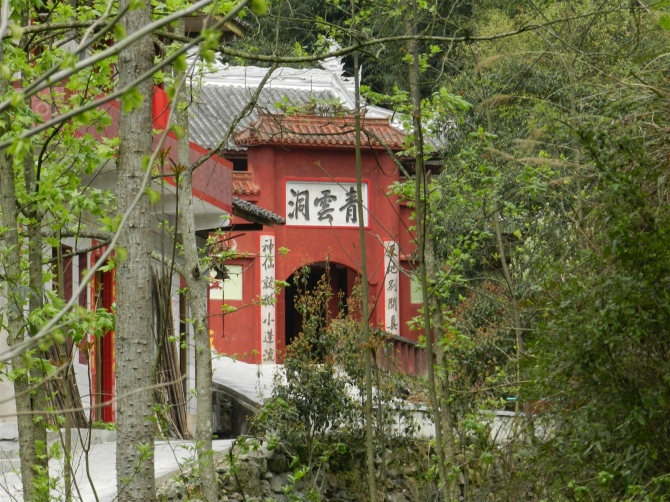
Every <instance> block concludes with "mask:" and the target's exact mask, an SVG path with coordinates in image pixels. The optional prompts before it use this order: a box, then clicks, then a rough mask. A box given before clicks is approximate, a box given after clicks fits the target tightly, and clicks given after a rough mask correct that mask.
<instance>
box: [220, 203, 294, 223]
mask: <svg viewBox="0 0 670 502" xmlns="http://www.w3.org/2000/svg"><path fill="white" fill-rule="evenodd" d="M233 214H234V215H235V216H240V217H241V218H244V219H245V220H249V221H253V222H255V223H260V224H261V225H267V226H269V227H271V226H273V225H284V224H285V223H286V220H285V219H284V218H282V217H281V216H279V215H278V214H275V213H273V212H272V211H270V210H268V209H263V208H262V207H259V206H257V205H256V204H254V203H253V202H249V201H247V200H242V199H240V198H238V197H233Z"/></svg>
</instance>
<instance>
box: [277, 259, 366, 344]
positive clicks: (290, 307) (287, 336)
mask: <svg viewBox="0 0 670 502" xmlns="http://www.w3.org/2000/svg"><path fill="white" fill-rule="evenodd" d="M296 272H298V273H297V274H296V273H293V274H291V276H290V277H288V278H286V282H287V283H288V286H287V287H286V288H284V292H283V296H284V326H285V330H284V340H283V341H284V347H288V346H289V345H290V344H291V342H292V341H293V340H295V338H296V337H297V336H298V335H299V334H300V332H301V331H302V329H303V316H302V314H301V313H300V312H299V311H298V309H297V308H296V299H297V298H298V297H299V295H300V294H304V293H306V292H313V291H315V290H316V288H317V285H318V283H319V281H320V280H321V278H322V277H324V275H326V276H327V278H328V282H329V283H330V289H331V291H332V293H333V294H332V296H331V297H330V300H329V301H328V313H327V314H328V318H330V319H333V318H335V317H337V315H338V314H339V313H340V312H344V313H345V314H346V309H347V300H348V298H349V296H350V295H351V291H352V289H353V287H354V283H355V282H356V277H358V274H357V272H356V271H355V270H353V269H351V268H349V267H347V266H346V265H342V264H340V263H333V262H318V263H313V264H311V265H307V266H305V267H302V268H301V269H299V270H298V271H296Z"/></svg>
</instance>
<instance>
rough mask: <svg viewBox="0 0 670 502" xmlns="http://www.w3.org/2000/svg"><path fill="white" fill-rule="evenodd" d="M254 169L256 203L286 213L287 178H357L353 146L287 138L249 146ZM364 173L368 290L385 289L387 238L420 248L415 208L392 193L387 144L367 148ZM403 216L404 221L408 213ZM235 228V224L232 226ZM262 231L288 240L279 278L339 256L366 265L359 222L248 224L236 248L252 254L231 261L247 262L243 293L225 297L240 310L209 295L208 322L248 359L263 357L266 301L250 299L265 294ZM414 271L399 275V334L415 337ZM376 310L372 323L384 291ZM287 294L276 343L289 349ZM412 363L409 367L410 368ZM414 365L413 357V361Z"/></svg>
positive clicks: (220, 345)
mask: <svg viewBox="0 0 670 502" xmlns="http://www.w3.org/2000/svg"><path fill="white" fill-rule="evenodd" d="M248 166H249V171H251V172H252V174H253V180H254V183H255V184H256V185H258V186H259V187H260V195H259V196H258V198H257V203H258V204H259V205H260V206H261V207H263V208H265V209H269V210H271V211H274V212H275V213H277V214H279V215H281V216H283V217H286V211H285V207H286V200H285V198H286V196H285V191H286V182H287V181H289V180H304V181H323V182H332V181H334V180H337V181H346V182H352V181H355V178H356V171H355V152H354V150H353V149H350V148H331V149H324V148H315V147H286V146H256V147H251V148H249V155H248ZM362 178H363V182H364V183H367V185H368V201H369V208H368V209H369V219H368V227H367V229H366V232H365V235H366V246H367V254H368V259H367V270H368V277H369V283H370V294H371V295H373V296H376V295H383V289H384V288H383V284H384V249H383V247H382V240H390V239H393V240H398V241H399V242H400V244H401V251H400V253H401V259H402V258H403V255H405V254H407V255H410V254H411V252H412V251H413V249H414V246H413V244H412V243H411V242H410V235H409V233H408V231H407V226H408V225H409V224H410V222H408V221H407V220H408V215H409V210H408V209H407V208H406V207H402V206H400V205H398V204H397V203H396V198H395V197H394V196H388V195H387V191H388V187H389V186H390V185H391V184H392V183H394V182H396V181H398V180H399V173H398V171H397V168H396V166H395V164H394V163H393V161H392V160H391V159H390V158H389V157H388V155H387V154H386V153H385V152H383V151H382V150H364V151H363V152H362ZM403 220H404V221H403ZM232 233H233V234H237V233H238V232H237V231H233V232H232ZM261 234H274V235H275V245H276V250H279V249H280V248H282V247H283V248H287V249H288V250H289V251H288V254H287V255H286V256H281V255H280V254H279V253H278V252H277V254H276V267H275V273H276V280H287V279H288V278H290V277H291V276H292V274H293V272H294V271H295V270H297V269H299V268H300V267H302V266H304V265H307V264H310V263H315V262H323V261H325V260H326V258H328V259H329V260H330V262H331V263H339V264H341V265H345V266H346V267H349V268H350V269H353V270H355V271H356V272H360V260H361V258H360V256H361V254H360V253H361V251H360V238H359V230H358V227H348V228H335V227H296V226H275V227H273V228H268V227H266V228H264V229H263V231H262V232H247V233H246V234H245V235H244V236H242V237H238V238H236V239H235V242H234V243H233V245H234V246H236V248H237V251H238V253H240V254H244V253H246V254H247V258H241V259H238V260H234V261H230V262H227V263H230V264H238V265H243V267H244V272H243V278H244V280H243V295H244V299H243V300H242V301H226V300H224V302H225V303H226V304H227V305H230V306H231V307H236V308H238V309H239V310H238V311H236V312H234V313H231V314H226V315H225V316H223V318H222V319H221V317H220V316H218V317H217V315H218V313H219V312H220V311H221V305H222V303H224V302H222V301H217V300H210V313H211V314H212V315H213V316H214V317H212V321H211V323H210V330H211V331H212V339H213V343H214V347H215V348H216V349H217V350H218V351H219V352H221V353H225V354H235V355H237V356H238V357H240V358H241V359H242V360H245V361H247V362H255V363H258V362H260V354H259V351H260V330H261V326H260V308H259V307H258V306H256V305H253V306H249V305H250V304H251V303H253V301H254V300H255V299H257V298H258V295H259V294H260V284H259V282H260V279H259V277H260V263H259V262H260V260H258V259H256V257H257V256H258V253H259V240H260V235H261ZM409 294H410V291H409V279H407V278H405V279H401V291H400V304H401V333H400V334H401V337H404V338H407V339H410V340H416V339H417V335H416V333H413V332H410V331H409V329H408V328H407V326H406V325H405V324H404V322H405V321H406V320H408V319H409V317H410V316H412V315H415V314H416V312H417V308H416V307H415V306H412V305H410V304H409ZM376 305H378V307H376V308H375V309H374V310H373V312H372V315H371V321H372V324H373V325H375V326H378V327H383V322H384V311H383V305H384V298H383V297H382V298H379V299H378V301H377V302H376ZM285 308H286V301H285V298H284V294H281V295H280V296H279V298H278V301H277V304H276V309H277V311H276V331H277V336H276V341H277V350H278V352H279V353H283V349H284V332H285V329H284V328H285V326H284V315H285ZM409 366H410V365H409V364H408V369H410V368H409ZM411 366H412V369H413V364H412V365H411Z"/></svg>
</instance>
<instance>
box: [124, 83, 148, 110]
mask: <svg viewBox="0 0 670 502" xmlns="http://www.w3.org/2000/svg"><path fill="white" fill-rule="evenodd" d="M143 100H144V98H143V97H142V94H140V91H138V90H137V89H136V88H135V87H133V88H132V89H130V90H128V91H127V92H126V93H125V94H124V95H123V96H121V108H122V109H123V112H124V113H130V112H131V111H133V110H135V109H137V108H139V107H140V105H141V104H142V101H143Z"/></svg>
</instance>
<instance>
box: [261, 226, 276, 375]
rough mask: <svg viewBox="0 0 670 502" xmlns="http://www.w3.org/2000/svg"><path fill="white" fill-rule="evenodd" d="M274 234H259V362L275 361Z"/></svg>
mask: <svg viewBox="0 0 670 502" xmlns="http://www.w3.org/2000/svg"><path fill="white" fill-rule="evenodd" d="M275 265H276V263H275V236H274V235H261V244H260V267H261V273H260V275H259V277H260V278H261V362H262V363H263V364H274V363H275V362H276V343H275V341H276V322H275V320H276V316H277V308H276V301H275Z"/></svg>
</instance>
